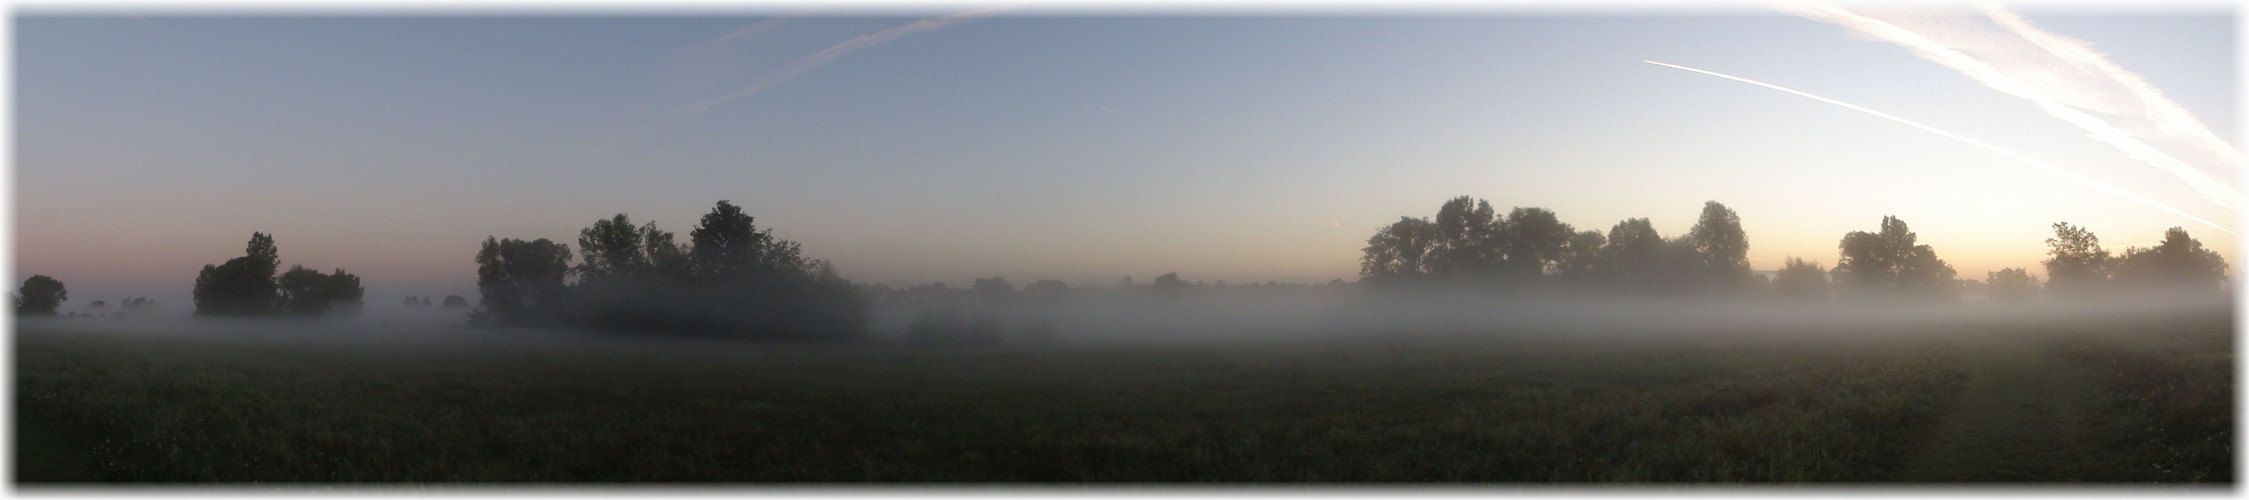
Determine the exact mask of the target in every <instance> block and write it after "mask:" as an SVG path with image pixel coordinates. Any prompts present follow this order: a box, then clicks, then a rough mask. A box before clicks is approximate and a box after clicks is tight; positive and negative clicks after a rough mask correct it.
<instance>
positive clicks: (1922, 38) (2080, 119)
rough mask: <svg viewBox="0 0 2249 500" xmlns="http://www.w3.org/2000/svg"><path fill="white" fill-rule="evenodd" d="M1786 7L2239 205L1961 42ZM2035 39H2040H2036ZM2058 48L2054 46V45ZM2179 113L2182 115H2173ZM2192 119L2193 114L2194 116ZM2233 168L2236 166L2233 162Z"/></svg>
mask: <svg viewBox="0 0 2249 500" xmlns="http://www.w3.org/2000/svg"><path fill="white" fill-rule="evenodd" d="M1781 10H1783V11H1785V12H1789V13H1791V14H1795V15H1798V16H1802V17H1805V18H1808V19H1812V20H1815V21H1821V22H1826V23H1830V24H1835V25H1839V26H1843V27H1845V28H1849V29H1851V30H1854V31H1857V32H1859V33H1863V34H1866V35H1869V36H1873V37H1875V38H1877V39H1881V40H1883V41H1888V42H1890V43H1895V44H1898V45H1900V46H1904V47H1906V48H1907V49H1910V50H1912V51H1913V52H1914V53H1915V54H1917V55H1920V56H1921V57H1922V58H1923V59H1928V60H1930V61H1934V62H1936V63H1937V64H1940V65H1943V66H1945V67H1947V68H1951V69H1952V70H1954V71H1958V72H1960V73H1961V74H1963V75H1966V76H1968V78H1970V79H1973V80H1975V81H1976V82H1977V83H1981V84H1983V85H1984V86H1986V87H1990V88H1991V89H1992V90H1997V91H1999V92H2001V93H2005V94H2008V95H2012V96H2015V97H2020V98H2023V99H2026V100H2029V101H2030V102H2031V103H2032V104H2036V105H2037V106H2038V108H2039V109H2040V110H2043V111H2045V112H2046V114H2048V115H2052V116H2053V117H2055V118H2059V119H2061V120H2062V121H2063V122H2067V123H2069V124H2071V125H2075V126H2077V127H2078V128H2080V129H2084V130H2085V131H2086V133H2087V136H2088V137H2091V138H2092V139H2093V140H2096V141H2100V142H2102V143H2106V144H2108V145H2110V146H2113V147H2115V148H2117V149H2118V150H2119V151H2123V152H2124V154H2125V155H2127V156H2130V157H2131V158H2133V159H2136V160H2139V161H2141V162H2142V163H2146V164H2148V165H2151V166H2154V167H2156V168H2157V169H2159V170H2162V171H2164V172H2167V173H2170V174H2171V175H2173V176H2176V177H2178V178H2180V179H2181V180H2185V181H2186V182H2187V184H2188V185H2189V186H2192V187H2193V188H2194V189H2195V191H2196V192H2199V193H2202V195H2203V196H2205V197H2207V198H2209V199H2210V201H2211V202H2213V203H2217V204H2218V205H2219V206H2223V207H2225V208H2227V209H2237V208H2238V207H2239V201H2240V197H2241V195H2240V193H2239V192H2237V191H2235V190H2234V189H2233V187H2232V186H2229V185H2227V184H2226V183H2224V182H2222V181H2219V180H2217V179H2215V178H2212V177H2210V175H2209V174H2206V173H2204V172H2203V171H2202V170H2200V169H2197V168H2195V167H2193V166H2191V165H2188V164H2187V163H2186V162H2184V161H2180V160H2179V159H2178V158H2176V157H2173V156H2171V155H2169V154H2167V153H2164V152H2163V151H2162V150H2160V149H2157V148H2156V147H2155V146H2153V145H2150V144H2148V143H2146V142H2144V141H2141V140H2139V139H2138V138H2137V137H2136V136H2135V135H2134V134H2132V133H2130V132H2126V131H2124V130H2123V129H2120V128H2117V127H2116V126H2115V125H2113V124H2111V123H2109V122H2108V121H2106V120H2102V119H2100V118H2098V117H2095V116H2093V115H2091V114H2089V113H2086V112H2084V111H2082V110H2079V109H2077V108H2076V107H2073V106H2070V105H2068V104H2065V103H2063V102H2061V100H2060V99H2057V98H2056V97H2055V96H2054V95H2053V94H2051V93H2049V92H2046V91H2045V90H2043V89H2040V88H2038V87H2037V86H2034V85H2031V84H2028V83H2024V82H2023V81H2022V80H2020V79H2017V78H2015V77H2014V76H2013V75H2010V74H2008V72H2007V71H2003V70H2000V69H1999V68H1997V67H1995V66H1994V65H1993V64H1991V63H1989V62H1986V61H1984V60H1981V59H1977V58H1976V57H1974V56H1970V55H1968V54H1967V53H1965V52H1962V51H1961V50H1959V49H1958V48H1956V47H1953V46H1949V45H1946V44H1943V43H1938V42H1937V41H1935V40H1932V39H1930V38H1929V37H1928V36H1926V35H1925V34H1924V33H1921V32H1916V31H1914V30H1911V29H1908V28H1905V27H1903V26H1899V25H1897V24H1894V23H1891V22H1888V21H1884V20H1880V19H1875V18H1872V17H1868V16H1865V15H1860V14H1858V13H1854V12H1851V11H1849V10H1845V9H1842V8H1840V7H1833V6H1818V5H1815V6H1805V7H1798V6H1784V7H1781ZM2033 43H2035V41H2034V42H2033ZM2048 50H2053V49H2048ZM2173 118H2176V117H2173ZM2189 118H2190V119H2191V117H2189ZM2228 168H2230V166H2228Z"/></svg>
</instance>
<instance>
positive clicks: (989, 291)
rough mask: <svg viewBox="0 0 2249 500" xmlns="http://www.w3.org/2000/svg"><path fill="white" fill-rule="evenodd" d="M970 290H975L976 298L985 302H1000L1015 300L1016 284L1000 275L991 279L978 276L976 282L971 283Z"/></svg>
mask: <svg viewBox="0 0 2249 500" xmlns="http://www.w3.org/2000/svg"><path fill="white" fill-rule="evenodd" d="M969 290H971V291H973V292H975V293H976V298H977V299H978V300H982V301H984V302H985V303H991V304H999V303H1005V302H1009V301H1012V300H1015V285H1014V284H1012V283H1008V282H1007V278H1002V277H999V276H993V277H991V278H990V279H985V278H976V282H975V283H974V284H972V285H969Z"/></svg>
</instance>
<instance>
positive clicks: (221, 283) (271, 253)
mask: <svg viewBox="0 0 2249 500" xmlns="http://www.w3.org/2000/svg"><path fill="white" fill-rule="evenodd" d="M244 253H246V254H247V255H244V256H241V257H235V258H233V259H228V260H227V261H226V263H224V264H220V265H218V266H211V265H204V266H203V271H202V273H200V274H198V275H196V277H195V314H197V315H218V316H264V315H269V314H273V313H274V312H275V311H276V310H277V309H278V308H279V305H280V297H281V295H280V290H279V285H278V284H277V283H275V282H274V273H275V272H277V271H279V270H280V267H281V252H280V250H279V249H277V248H275V247H274V245H273V237H272V236H267V235H266V234H265V233H251V234H250V243H249V245H247V246H246V248H245V251H244Z"/></svg>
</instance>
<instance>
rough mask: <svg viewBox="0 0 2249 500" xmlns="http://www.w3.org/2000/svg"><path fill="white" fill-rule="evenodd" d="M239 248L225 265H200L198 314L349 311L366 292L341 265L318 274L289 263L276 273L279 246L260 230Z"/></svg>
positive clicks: (279, 260)
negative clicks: (241, 253)
mask: <svg viewBox="0 0 2249 500" xmlns="http://www.w3.org/2000/svg"><path fill="white" fill-rule="evenodd" d="M244 253H246V254H247V255H244V256H241V257H235V258H232V259H227V261H226V263H224V264H220V265H217V266H212V265H205V266H203V272H202V273H200V274H198V275H197V276H196V278H195V314H196V315H197V316H237V317H260V316H274V315H289V316H321V315H325V314H330V313H343V314H351V313H356V312H358V310H359V305H360V301H361V299H362V298H364V296H365V295H366V289H365V288H362V287H360V286H359V277H358V276H354V275H352V274H351V273H346V272H344V270H343V269H337V270H336V271H335V272H334V273H329V274H322V273H321V272H320V271H316V270H312V269H305V268H304V266H294V267H291V268H290V269H289V272H287V273H284V274H282V275H281V276H280V277H279V278H276V277H275V276H274V272H275V271H277V270H279V269H280V267H281V251H280V249H278V248H276V247H275V246H274V244H273V237H272V236H267V235H266V234H265V233H251V235H250V243H249V245H248V246H247V247H246V248H245V252H244Z"/></svg>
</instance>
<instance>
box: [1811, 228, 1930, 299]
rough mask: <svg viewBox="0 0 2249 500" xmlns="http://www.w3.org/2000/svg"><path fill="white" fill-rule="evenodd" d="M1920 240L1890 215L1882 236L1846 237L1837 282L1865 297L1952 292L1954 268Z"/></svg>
mask: <svg viewBox="0 0 2249 500" xmlns="http://www.w3.org/2000/svg"><path fill="white" fill-rule="evenodd" d="M1916 238H1917V237H1916V236H1915V235H1914V234H1913V232H1912V231H1911V230H1909V229H1908V228H1907V227H1906V224H1905V221H1902V220H1898V218H1897V217H1888V216H1885V217H1883V218H1882V229H1881V232H1880V233H1868V232H1864V231H1852V232H1850V233H1849V234H1845V235H1843V241H1842V243H1841V244H1839V245H1837V246H1838V247H1839V248H1840V249H1841V253H1842V255H1841V256H1840V257H1839V258H1838V259H1837V262H1836V264H1835V271H1834V273H1835V278H1836V283H1837V284H1838V285H1839V286H1840V287H1841V288H1842V289H1843V290H1848V291H1851V292H1852V293H1855V294H1860V295H1861V296H1881V297H1944V296H1945V294H1947V293H1950V292H1951V290H1952V286H1951V285H1952V279H1953V275H1954V274H1955V273H1954V271H1953V270H1952V266H1951V265H1948V264H1945V262H1944V260H1943V259H1939V258H1937V253H1936V250H1934V249H1931V248H1930V247H1929V246H1928V245H1917V244H1915V240H1916Z"/></svg>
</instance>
